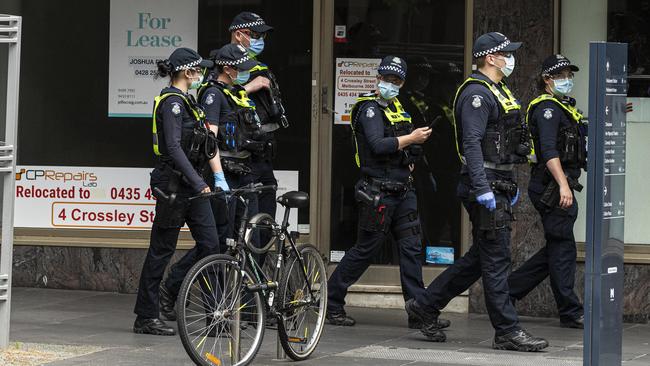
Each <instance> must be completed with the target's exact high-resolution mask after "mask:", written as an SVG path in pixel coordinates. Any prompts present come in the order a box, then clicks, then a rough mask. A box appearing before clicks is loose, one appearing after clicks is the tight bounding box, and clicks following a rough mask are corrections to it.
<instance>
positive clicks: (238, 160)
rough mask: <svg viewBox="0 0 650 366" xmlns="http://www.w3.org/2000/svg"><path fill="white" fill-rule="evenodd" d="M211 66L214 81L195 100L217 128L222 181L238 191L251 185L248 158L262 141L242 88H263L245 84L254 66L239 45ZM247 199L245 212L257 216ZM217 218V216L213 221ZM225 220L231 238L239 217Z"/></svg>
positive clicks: (251, 198)
mask: <svg viewBox="0 0 650 366" xmlns="http://www.w3.org/2000/svg"><path fill="white" fill-rule="evenodd" d="M214 62H215V71H216V78H214V79H211V80H210V81H209V82H208V83H207V84H206V86H205V87H204V88H201V90H200V91H199V100H200V101H201V105H203V106H204V108H205V111H206V116H207V119H208V121H210V122H211V124H213V125H214V126H218V129H219V136H220V153H221V159H222V165H223V167H224V171H225V176H226V180H227V181H228V184H229V185H230V186H231V187H233V188H240V187H242V186H244V185H247V184H250V183H254V182H255V180H256V176H255V175H254V174H253V171H252V167H251V164H252V156H253V154H254V153H255V152H256V151H259V150H260V149H263V148H264V146H265V141H264V140H259V136H260V135H261V134H262V132H261V130H260V129H261V121H260V119H259V116H258V115H257V113H256V106H255V103H254V102H252V100H251V99H249V98H248V94H247V91H246V89H245V86H246V85H247V87H248V89H249V90H251V91H253V92H255V91H258V90H260V89H261V88H264V87H265V86H264V84H263V83H257V82H256V83H248V81H249V78H250V70H251V69H252V68H253V67H255V66H256V65H257V61H255V60H253V59H252V58H251V57H250V55H249V54H248V53H247V51H246V49H245V48H244V47H243V46H241V45H238V44H232V43H231V44H227V45H225V46H223V47H222V48H221V49H219V50H217V51H215V52H214ZM247 83H248V84H247ZM247 198H248V200H249V202H248V208H249V212H257V211H258V200H257V195H256V194H251V195H249V196H248V197H247ZM230 208H231V209H234V208H236V205H230ZM240 209H242V207H240ZM218 216H219V213H218V212H217V213H216V216H215V217H218ZM228 218H229V220H228V221H229V225H228V230H227V233H226V235H227V236H228V237H230V238H233V237H234V234H235V232H234V231H235V223H237V222H238V218H239V215H238V214H237V215H236V212H235V210H231V213H229V215H228ZM220 234H221V233H220Z"/></svg>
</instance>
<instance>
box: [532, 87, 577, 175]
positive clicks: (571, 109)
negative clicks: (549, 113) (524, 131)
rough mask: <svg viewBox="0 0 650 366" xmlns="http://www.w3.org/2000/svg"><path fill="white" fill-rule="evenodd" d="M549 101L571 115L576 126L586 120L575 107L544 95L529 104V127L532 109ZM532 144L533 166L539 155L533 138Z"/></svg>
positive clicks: (551, 96)
mask: <svg viewBox="0 0 650 366" xmlns="http://www.w3.org/2000/svg"><path fill="white" fill-rule="evenodd" d="M547 100H548V101H551V102H554V103H555V104H557V105H558V106H559V107H560V108H562V109H564V110H565V111H566V112H567V113H568V114H569V116H571V119H573V121H574V122H575V123H576V124H581V123H582V119H583V118H584V116H583V115H582V113H580V111H578V109H577V108H576V107H573V106H570V105H566V104H564V103H562V102H561V101H559V100H558V99H557V98H555V96H553V95H550V94H542V95H540V96H539V97H537V98H535V99H533V101H532V102H530V104H528V108H527V109H526V125H527V126H530V125H529V123H528V118H530V114H531V111H532V109H533V108H534V107H536V106H537V105H538V104H539V103H541V102H544V101H547ZM530 143H531V146H532V148H531V151H530V155H529V156H528V162H529V163H531V164H534V163H537V162H538V160H537V154H536V153H535V142H534V141H533V139H532V138H531V141H530Z"/></svg>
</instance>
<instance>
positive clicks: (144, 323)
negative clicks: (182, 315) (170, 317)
mask: <svg viewBox="0 0 650 366" xmlns="http://www.w3.org/2000/svg"><path fill="white" fill-rule="evenodd" d="M133 333H137V334H153V335H162V336H173V335H175V334H176V331H175V330H174V328H172V327H170V326H168V325H167V324H165V322H164V321H162V320H160V319H158V318H153V319H136V320H135V323H133Z"/></svg>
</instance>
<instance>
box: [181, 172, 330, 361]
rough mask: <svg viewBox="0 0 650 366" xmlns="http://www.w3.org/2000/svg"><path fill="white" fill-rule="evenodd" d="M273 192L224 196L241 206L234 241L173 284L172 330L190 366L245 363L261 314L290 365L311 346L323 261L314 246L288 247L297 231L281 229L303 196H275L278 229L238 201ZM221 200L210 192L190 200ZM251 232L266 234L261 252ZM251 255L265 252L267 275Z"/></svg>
mask: <svg viewBox="0 0 650 366" xmlns="http://www.w3.org/2000/svg"><path fill="white" fill-rule="evenodd" d="M275 189H276V187H275V186H260V185H252V184H251V185H248V186H245V187H242V188H239V189H234V190H232V191H231V192H230V193H226V196H227V197H228V196H229V197H231V198H236V199H237V201H238V202H240V203H241V204H242V205H243V213H242V217H241V220H240V222H239V228H238V230H237V239H236V240H234V239H228V240H227V242H228V250H227V253H226V254H215V255H210V256H207V257H205V258H203V259H201V260H199V261H198V262H197V263H196V264H195V265H194V266H193V267H192V268H191V269H190V270H189V271H188V273H187V275H186V277H185V279H184V281H183V284H182V285H181V289H180V291H179V294H178V300H177V307H176V309H177V314H178V320H177V321H178V331H179V334H180V337H181V341H182V343H183V347H184V348H185V350H186V351H187V353H188V355H189V356H190V358H191V359H192V361H194V363H196V364H197V365H202V366H215V365H219V366H221V365H236V366H240V365H248V364H250V362H252V360H253V359H254V358H255V356H256V354H257V352H258V350H259V347H260V346H261V343H262V340H263V337H264V331H265V323H266V317H267V315H268V316H272V317H276V318H277V320H278V321H277V323H278V329H277V330H278V337H279V340H280V343H281V345H282V348H283V349H284V351H285V353H286V354H287V355H288V356H289V357H290V358H291V359H293V360H296V361H300V360H305V359H307V358H309V356H310V355H311V354H312V353H313V352H314V350H315V349H316V346H317V345H318V342H319V340H320V337H321V335H322V331H323V327H324V322H325V311H326V308H327V274H326V267H325V263H324V261H323V258H322V257H321V255H320V253H319V252H318V250H317V249H316V247H314V246H313V245H310V244H302V245H296V238H297V233H295V232H291V233H290V232H289V231H288V226H289V214H290V210H291V208H302V207H306V206H307V205H308V204H309V196H308V195H307V193H304V192H295V191H294V192H288V193H286V194H284V195H282V196H280V197H278V199H277V202H278V203H279V204H281V205H282V206H284V207H285V211H284V217H283V220H282V224H281V225H278V224H277V223H276V222H275V220H274V219H273V218H272V217H271V216H270V215H268V214H265V213H259V214H256V215H254V216H253V217H251V218H250V219H249V218H248V201H249V200H248V199H247V198H245V196H246V195H248V194H258V193H260V192H262V191H267V190H275ZM223 194H224V193H223V192H211V193H207V194H201V195H199V196H195V197H191V198H190V199H199V198H210V197H214V196H218V195H223ZM259 230H268V232H269V233H270V235H271V239H270V240H269V241H268V242H267V243H266V244H265V245H264V246H263V247H261V248H258V247H256V246H254V245H253V237H255V236H256V235H258V234H259ZM272 247H275V250H273V251H271V248H272ZM254 254H256V255H263V254H272V256H273V257H274V258H275V262H274V263H273V264H274V265H273V266H272V267H273V273H272V274H267V273H265V272H264V271H263V270H262V267H261V266H260V265H259V264H258V263H257V261H256V260H255V259H254V258H253V255H254ZM267 260H268V259H267Z"/></svg>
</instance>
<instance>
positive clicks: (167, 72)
mask: <svg viewBox="0 0 650 366" xmlns="http://www.w3.org/2000/svg"><path fill="white" fill-rule="evenodd" d="M156 65H157V66H158V71H156V75H155V76H154V79H159V78H166V77H168V76H169V77H172V76H174V74H175V72H174V71H173V68H172V64H171V63H170V62H169V60H158V62H157V63H156Z"/></svg>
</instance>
